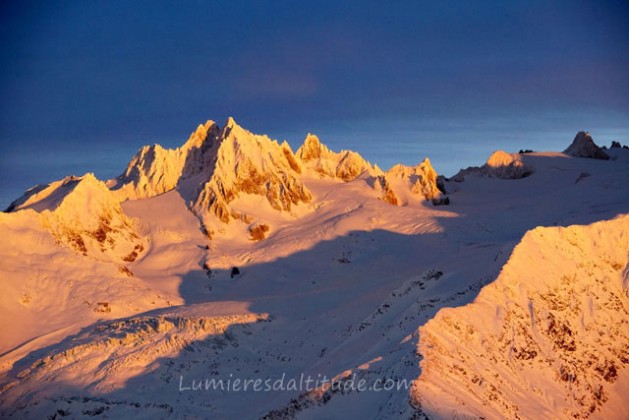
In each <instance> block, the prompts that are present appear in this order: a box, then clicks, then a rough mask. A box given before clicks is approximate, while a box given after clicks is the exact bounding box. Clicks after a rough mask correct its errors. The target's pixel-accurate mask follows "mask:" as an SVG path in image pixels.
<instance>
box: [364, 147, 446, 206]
mask: <svg viewBox="0 0 629 420" xmlns="http://www.w3.org/2000/svg"><path fill="white" fill-rule="evenodd" d="M384 178H386V184H387V185H389V186H390V187H389V190H390V191H392V192H393V194H394V195H395V196H396V197H397V200H396V201H397V203H396V204H400V205H403V204H408V203H409V202H410V201H412V200H413V199H414V198H416V197H420V198H421V199H426V200H434V199H437V198H438V197H439V196H440V195H441V192H440V191H439V188H438V187H437V172H436V171H435V169H434V168H433V167H432V165H431V163H430V160H429V159H428V158H426V159H424V161H423V162H421V163H420V164H418V165H416V166H405V165H401V164H399V165H395V166H394V167H392V168H391V169H389V170H388V171H387V172H386V174H385V175H384ZM379 184H381V183H377V184H376V185H379ZM383 192H384V193H385V194H388V196H389V197H390V195H391V193H389V192H388V190H387V189H386V188H383ZM386 197H387V195H385V196H384V198H383V200H384V201H388V200H387V198H386ZM391 204H394V203H391Z"/></svg>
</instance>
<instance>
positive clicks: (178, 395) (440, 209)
mask: <svg viewBox="0 0 629 420" xmlns="http://www.w3.org/2000/svg"><path fill="white" fill-rule="evenodd" d="M578 137H579V136H578ZM579 138H585V139H586V140H587V144H588V146H587V148H588V150H589V149H590V148H591V147H590V146H591V145H590V144H589V139H591V138H590V137H589V136H585V137H584V136H580V137H579ZM583 141H584V140H580V142H583ZM579 144H581V143H579ZM292 150H293V149H292V148H291V147H290V146H289V145H288V144H287V143H286V142H282V143H280V142H277V141H275V140H272V139H269V138H268V137H266V136H263V135H256V134H253V133H250V132H249V131H247V130H246V129H244V128H242V127H240V126H238V125H237V124H236V123H235V121H234V120H233V119H229V120H228V121H227V122H226V124H225V125H224V126H223V127H219V126H218V125H217V124H215V123H214V122H212V121H209V122H208V123H206V124H204V125H200V126H199V127H198V128H197V129H196V130H195V131H194V132H193V133H192V135H191V136H190V138H189V139H188V140H187V141H186V142H184V144H183V145H182V146H181V147H180V148H178V149H170V150H169V149H164V148H161V147H159V146H148V147H145V148H143V149H142V150H140V151H139V152H138V154H137V155H136V156H135V157H134V158H133V159H132V160H131V162H130V164H129V166H128V167H127V169H126V170H125V171H124V172H123V173H122V174H121V176H119V177H118V178H116V179H114V180H110V181H108V182H107V183H106V184H105V183H103V182H101V181H99V180H97V179H96V178H95V177H93V175H90V174H87V175H85V176H83V177H69V178H66V179H64V180H61V181H56V182H53V183H51V184H49V185H44V186H38V187H35V188H34V189H31V190H29V191H28V192H27V193H26V194H25V195H24V196H23V197H21V198H19V199H18V200H16V202H14V204H13V205H12V207H11V208H10V212H8V213H2V214H0V238H2V239H0V261H1V263H0V286H1V287H2V290H3V293H2V295H0V314H1V316H2V319H3V322H2V323H0V414H1V415H2V416H3V417H5V416H8V415H14V416H16V417H18V418H24V417H26V418H47V417H53V418H54V417H55V416H56V417H57V418H59V417H63V416H70V417H86V416H109V417H115V418H118V417H123V418H130V417H134V418H135V417H138V416H139V417H143V418H164V417H174V418H186V417H192V418H195V417H196V418H227V417H236V418H256V417H258V418H259V417H267V418H291V417H299V418H345V417H346V416H348V415H349V414H351V415H355V416H360V417H361V418H362V417H365V418H399V417H413V416H415V417H422V416H425V415H433V416H436V417H450V416H452V414H453V413H455V414H457V415H458V414H471V415H474V416H485V417H488V418H491V417H502V416H508V417H509V416H515V415H520V416H521V417H529V418H530V417H535V418H537V417H538V414H539V416H550V417H562V416H567V415H569V414H573V413H576V414H578V415H579V416H582V417H584V416H587V415H590V411H589V410H590V409H591V407H592V406H594V412H593V413H592V414H593V415H605V416H607V417H610V418H611V417H620V418H622V413H623V412H622V411H618V410H619V404H620V402H619V400H618V399H617V396H618V395H620V393H621V391H622V390H623V388H622V387H623V386H625V385H623V384H626V381H627V369H625V366H626V364H627V361H626V358H625V359H623V358H622V357H623V356H622V355H623V354H624V353H622V350H623V349H625V348H627V347H629V343H627V338H626V331H627V330H626V324H624V323H623V322H625V321H626V312H623V311H626V308H627V306H626V293H625V295H624V296H623V295H622V293H621V292H622V291H626V287H627V285H626V282H627V280H626V274H622V273H623V270H624V271H626V268H625V267H626V264H627V255H626V254H627V248H626V240H627V236H626V235H627V234H626V231H627V218H626V216H624V217H623V216H619V215H622V214H629V189H628V188H627V185H629V150H626V149H622V148H618V147H616V148H612V149H609V150H607V151H605V153H606V155H607V156H608V157H609V159H606V160H605V159H591V158H587V157H585V158H584V157H573V156H569V155H566V154H563V153H553V152H548V153H526V154H510V153H506V152H497V153H495V154H494V155H492V156H491V157H490V159H489V161H488V162H487V163H486V164H485V165H484V166H482V167H478V168H468V170H464V171H462V172H461V173H460V174H459V175H460V176H457V177H456V178H454V179H452V180H449V181H448V180H445V179H443V178H438V177H437V174H436V173H435V171H434V169H433V168H432V166H431V164H430V161H429V160H427V159H425V160H424V157H423V156H421V157H420V156H418V159H417V161H418V162H421V163H419V164H418V165H417V166H414V167H407V166H402V165H397V166H394V167H393V168H391V169H389V170H388V171H383V170H381V169H380V168H378V167H377V166H375V165H371V164H370V163H369V162H367V161H365V160H364V159H363V158H362V157H360V156H359V155H358V154H356V153H354V152H351V151H341V152H338V153H337V152H333V151H330V150H329V149H328V148H327V147H325V146H324V145H323V144H322V143H321V142H320V141H319V139H318V138H317V137H316V136H314V135H308V136H307V137H306V140H305V142H304V145H302V146H301V147H300V148H298V149H297V152H296V153H293V151H292ZM596 150H598V149H596ZM448 202H449V205H445V204H447V203H448ZM602 220H611V221H608V222H603V223H597V222H600V221H602ZM593 223H594V224H593ZM591 224H593V225H591ZM570 225H591V226H585V227H567V226H570ZM538 226H556V227H552V228H548V229H541V228H538ZM560 226H564V227H565V228H561V227H560ZM532 229H533V230H532ZM529 230H532V231H531V232H530V233H526V232H527V231H529ZM523 237H524V239H522V238H523ZM521 241H522V242H521ZM623 241H625V242H624V243H623ZM520 242H521V243H520ZM572 242H574V243H575V244H576V245H574V244H572ZM518 243H520V245H517V244H518ZM594 244H596V245H594ZM516 245H517V247H516ZM623 246H624V248H623ZM514 247H516V248H515V251H513V249H514ZM623 249H624V251H623ZM512 251H513V254H512ZM623 252H624V253H623ZM505 263H506V266H505ZM618 267H620V268H618ZM623 276H624V277H623ZM623 282H624V283H623ZM564 283H566V284H564ZM504 284H506V285H507V286H508V287H507V286H501V285H504ZM483 288H485V289H483ZM556 288H559V290H555V289H556ZM481 290H483V291H482V292H481ZM570 290H573V292H570ZM479 292H481V293H480V295H479ZM552 293H554V296H555V300H553V298H552V296H551V294H552ZM596 297H598V299H596ZM475 298H478V301H477V303H474V304H473V305H471V306H465V305H467V304H470V303H471V302H473V301H474V299H475ZM555 301H556V302H555ZM479 302H480V303H479ZM619 302H620V303H619ZM553 305H554V306H553ZM478 307H482V308H481V309H482V310H479V309H474V308H478ZM487 307H490V309H492V310H486V309H487ZM443 308H457V309H443ZM497 308H500V310H497ZM442 309H443V311H442V312H440V311H441V310H442ZM469 310H474V311H479V315H478V319H475V318H474V317H469V316H466V315H460V316H459V317H460V318H457V319H462V321H461V325H466V326H467V325H468V324H469V325H470V326H471V327H473V328H475V329H476V330H475V331H476V332H475V333H474V334H473V339H469V337H468V336H467V330H466V329H465V330H463V331H458V330H456V328H454V327H453V326H451V325H448V324H447V323H445V324H443V325H442V324H441V323H442V321H443V319H445V318H447V316H446V315H448V314H458V313H459V311H461V312H465V311H469ZM437 314H438V315H437ZM623 314H624V315H623ZM435 315H436V317H435ZM522 317H523V318H522ZM433 318H434V320H432V321H430V320H431V319H433ZM427 322H428V324H426V323H427ZM553 322H554V324H552V323H553ZM425 324H426V326H424V325H425ZM551 324H552V325H554V326H551ZM452 325H458V324H454V323H453V324H452ZM623 326H624V327H623ZM512 327H513V328H512ZM564 327H565V328H564ZM527 328H528V329H527ZM566 328H568V329H569V330H570V334H568V333H567V331H568V330H567V329H566ZM600 333H602V335H601V334H600ZM562 334H563V335H562ZM612 336H614V339H615V341H614V340H611V339H610V337H612ZM570 337H571V338H572V339H573V340H574V346H575V349H574V350H570V349H566V348H564V347H565V346H568V347H570V348H572V342H571V341H570V340H569V338H570ZM564 338H565V339H564ZM431 340H432V342H433V343H435V347H432V348H431V347H430V346H429V344H427V343H429V342H431ZM468 340H471V341H469V342H468ZM474 340H477V341H474ZM483 340H484V341H483ZM509 340H511V341H509ZM562 340H563V341H562ZM596 340H601V341H600V342H601V343H603V341H605V340H608V341H609V345H608V346H606V347H605V346H603V345H601V346H599V349H598V350H597V351H595V350H596V349H597V347H596V345H595V344H596V343H597V341H596ZM418 343H420V344H419V347H418ZM483 343H484V344H483ZM557 343H560V344H561V343H563V344H562V346H563V345H564V344H565V346H564V347H562V346H559V344H557ZM605 343H607V341H605ZM438 346H441V347H438ZM482 346H487V348H488V349H489V350H491V357H493V359H492V358H488V357H487V355H489V354H490V353H489V352H488V353H483V351H484V349H485V347H482ZM481 347H482V348H481ZM440 348H444V349H446V350H447V351H448V352H449V355H447V356H443V355H441V353H439V351H438V350H439V349H440ZM516 348H517V351H515V349H516ZM433 350H434V351H433ZM481 350H482V351H481ZM533 351H534V352H537V353H536V356H535V357H531V358H528V359H526V358H525V357H524V356H522V355H532V354H533ZM516 355H517V356H516ZM457 357H459V358H461V360H465V363H466V366H461V365H462V363H459V362H457V360H459V359H457ZM527 357H528V356H527ZM494 360H495V361H494ZM590 361H591V362H592V364H591V365H588V363H589V362H590ZM420 363H421V364H420ZM527 363H531V364H533V365H532V366H534V367H535V369H534V372H533V373H534V374H530V375H529V374H527V375H526V376H525V379H522V376H523V375H524V373H523V372H529V371H527V369H532V368H529V367H528V364H527ZM578 363H582V364H584V365H583V366H581V365H577V364H578ZM455 364H456V365H457V366H459V367H461V368H463V369H466V372H469V373H470V374H471V373H472V372H474V374H476V375H477V376H478V377H479V378H481V377H482V378H483V381H482V384H480V385H479V384H478V383H479V381H480V379H479V381H477V382H476V383H474V382H470V381H471V380H472V378H471V377H470V376H466V375H464V374H463V373H461V371H460V369H459V368H456V367H453V366H454V365H455ZM538 365H539V366H538ZM612 365H613V368H612ZM579 369H580V370H579ZM450 370H452V372H453V373H450ZM577 370H579V372H582V373H578V372H577ZM612 371H615V375H616V377H615V379H613V378H612V376H614V375H612V374H611V373H610V372H612ZM300 375H311V376H312V377H322V376H325V377H327V378H336V379H337V380H338V381H340V382H342V383H346V382H348V381H349V380H351V379H352V378H355V379H356V380H360V379H364V380H365V381H366V382H367V384H368V385H373V384H374V383H376V382H377V381H385V380H387V379H390V380H394V381H401V382H403V381H405V383H406V385H408V386H406V387H405V386H404V385H403V384H402V386H401V388H399V389H395V390H387V391H380V392H377V391H375V390H373V389H371V390H367V391H364V392H358V391H357V390H352V389H350V390H346V391H339V390H338V389H334V388H330V387H329V386H320V387H318V388H317V389H314V390H303V389H302V390H299V389H287V390H283V391H275V392H254V391H251V390H249V391H247V392H233V391H226V390H213V391H202V392H201V391H196V392H194V391H190V390H185V389H184V390H182V389H181V388H180V386H181V384H184V385H185V384H186V383H189V382H186V381H190V380H192V379H196V380H203V379H208V378H214V379H222V380H227V379H230V378H232V379H234V378H240V379H256V378H260V379H262V380H265V379H273V380H275V379H278V378H282V377H285V378H286V380H288V379H290V378H299V377H300ZM496 375H498V379H497V378H496ZM606 377H607V379H606ZM565 378H567V379H568V380H567V381H566V380H565ZM612 379H613V380H612ZM411 383H413V384H414V385H413V387H412V388H410V385H411ZM491 386H494V387H495V388H496V389H498V390H499V392H494V391H493V390H492V388H491ZM474 387H479V388H478V389H477V388H474ZM184 388H185V386H184ZM492 392H494V394H495V395H494V394H492ZM243 401H245V402H246V403H243ZM440 410H441V411H440ZM443 410H446V411H443ZM617 413H620V414H617Z"/></svg>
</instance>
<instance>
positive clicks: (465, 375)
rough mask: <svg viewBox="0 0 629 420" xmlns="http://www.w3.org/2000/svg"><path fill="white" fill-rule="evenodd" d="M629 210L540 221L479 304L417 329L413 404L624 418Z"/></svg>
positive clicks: (628, 373) (628, 374) (438, 411)
mask: <svg viewBox="0 0 629 420" xmlns="http://www.w3.org/2000/svg"><path fill="white" fill-rule="evenodd" d="M628 271H629V215H624V216H620V217H618V218H616V219H614V220H611V221H604V222H598V223H594V224H592V225H588V226H571V227H568V228H559V227H552V228H536V229H534V230H532V231H530V232H528V233H527V234H526V235H525V236H524V238H523V240H522V241H521V243H520V244H519V245H518V246H517V247H516V248H515V250H514V252H513V254H512V256H511V258H510V259H509V261H508V262H507V264H506V265H505V266H504V268H503V270H502V272H501V274H500V276H499V277H498V279H497V280H496V281H495V282H493V283H491V284H490V285H488V286H486V287H485V288H484V289H483V290H482V291H481V292H480V294H479V296H478V297H477V298H476V300H475V301H474V303H473V304H470V305H467V306H464V307H460V308H455V309H452V308H447V309H442V310H440V311H439V312H438V314H437V315H436V317H435V318H434V319H432V320H431V321H429V322H428V323H427V324H426V325H425V326H424V327H422V328H420V330H419V331H420V342H419V352H420V353H421V354H422V355H423V356H424V359H423V361H422V362H421V367H422V374H421V376H420V377H419V379H418V380H417V381H416V382H415V384H414V391H413V393H412V396H413V398H414V401H415V403H416V405H418V406H421V407H422V410H423V411H425V412H427V413H428V414H430V413H432V414H434V415H437V416H452V415H453V413H456V415H457V416H458V415H471V416H474V417H477V416H485V417H487V416H489V417H502V418H540V417H548V418H550V417H557V416H559V417H565V418H585V417H588V416H590V415H596V416H597V417H601V418H603V417H605V418H627V417H628V416H629V408H628V407H627V404H626V395H627V392H629V369H627V368H628V365H629V350H628V349H629V317H628V315H629V289H628V288H627V272H628Z"/></svg>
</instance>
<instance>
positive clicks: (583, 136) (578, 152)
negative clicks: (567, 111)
mask: <svg viewBox="0 0 629 420" xmlns="http://www.w3.org/2000/svg"><path fill="white" fill-rule="evenodd" d="M564 153H565V154H567V155H570V156H574V157H583V158H590V159H603V160H607V159H609V155H607V153H605V152H604V151H603V149H601V148H600V147H598V146H597V145H596V143H594V140H593V139H592V136H590V133H588V132H584V131H579V132H578V133H577V135H576V137H575V138H574V140H573V141H572V144H570V146H568V148H567V149H566V150H564Z"/></svg>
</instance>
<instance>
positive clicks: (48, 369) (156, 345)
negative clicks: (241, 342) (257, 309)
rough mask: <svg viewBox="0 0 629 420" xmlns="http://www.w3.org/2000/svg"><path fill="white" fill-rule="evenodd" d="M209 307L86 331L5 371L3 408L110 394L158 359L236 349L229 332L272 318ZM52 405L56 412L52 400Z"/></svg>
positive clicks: (101, 325)
mask: <svg viewBox="0 0 629 420" xmlns="http://www.w3.org/2000/svg"><path fill="white" fill-rule="evenodd" d="M206 307H208V305H205V306H204V305H197V307H196V308H195V307H189V308H187V310H177V309H173V310H169V311H167V312H164V313H162V314H159V315H153V316H148V315H142V316H136V317H132V318H126V319H119V320H114V321H105V322H100V323H97V324H95V325H93V326H91V327H88V328H85V329H83V330H82V331H81V332H80V333H79V334H77V335H75V336H72V337H69V338H67V339H65V340H63V341H61V342H60V343H58V344H56V345H53V346H51V347H50V348H49V349H47V350H46V351H44V352H41V353H40V354H38V355H37V356H35V357H33V356H31V357H30V358H25V359H22V360H21V361H19V362H18V363H17V364H16V365H15V366H14V368H13V369H12V371H10V372H6V373H5V374H4V375H3V376H4V378H3V381H2V382H3V383H5V385H4V386H3V388H2V389H0V405H2V406H3V407H9V406H13V407H14V408H18V407H21V408H24V407H25V406H27V405H28V404H29V403H30V402H32V401H34V400H39V401H42V402H45V401H46V400H45V399H46V398H47V397H49V396H51V395H55V394H57V393H58V391H59V390H60V389H64V388H67V389H76V390H80V392H81V393H85V392H87V391H88V392H89V393H90V394H92V395H98V394H104V393H110V392H112V391H113V390H115V389H117V388H121V387H123V386H124V384H125V383H126V382H127V381H128V380H129V379H131V378H133V377H134V376H136V375H137V374H140V373H142V372H144V369H146V368H148V367H149V366H150V365H151V364H153V363H155V362H156V361H158V360H159V359H163V358H168V357H176V356H177V355H178V354H179V353H181V352H182V351H187V350H188V351H190V350H191V349H194V347H195V346H199V349H201V347H203V348H205V349H206V350H210V349H212V348H214V349H220V348H222V347H225V346H237V345H238V335H237V333H236V332H233V331H230V328H232V327H234V326H238V325H239V324H250V323H255V322H260V321H268V319H269V317H268V315H267V314H255V313H239V314H233V315H228V314H226V315H220V314H218V315H217V314H212V310H211V309H212V308H211V305H210V306H209V307H208V308H209V309H210V310H209V311H208V310H207V309H206ZM191 309H194V315H192V314H191V313H190V312H191ZM204 312H209V313H208V314H207V315H205V314H204ZM47 404H50V405H52V406H53V407H54V403H51V401H50V400H48V402H47ZM41 405H42V406H43V405H45V404H41ZM42 408H43V407H41V406H40V407H39V408H38V409H42ZM9 414H10V413H9Z"/></svg>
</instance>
